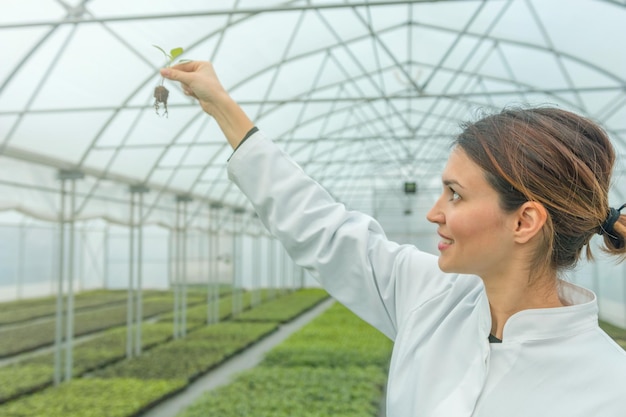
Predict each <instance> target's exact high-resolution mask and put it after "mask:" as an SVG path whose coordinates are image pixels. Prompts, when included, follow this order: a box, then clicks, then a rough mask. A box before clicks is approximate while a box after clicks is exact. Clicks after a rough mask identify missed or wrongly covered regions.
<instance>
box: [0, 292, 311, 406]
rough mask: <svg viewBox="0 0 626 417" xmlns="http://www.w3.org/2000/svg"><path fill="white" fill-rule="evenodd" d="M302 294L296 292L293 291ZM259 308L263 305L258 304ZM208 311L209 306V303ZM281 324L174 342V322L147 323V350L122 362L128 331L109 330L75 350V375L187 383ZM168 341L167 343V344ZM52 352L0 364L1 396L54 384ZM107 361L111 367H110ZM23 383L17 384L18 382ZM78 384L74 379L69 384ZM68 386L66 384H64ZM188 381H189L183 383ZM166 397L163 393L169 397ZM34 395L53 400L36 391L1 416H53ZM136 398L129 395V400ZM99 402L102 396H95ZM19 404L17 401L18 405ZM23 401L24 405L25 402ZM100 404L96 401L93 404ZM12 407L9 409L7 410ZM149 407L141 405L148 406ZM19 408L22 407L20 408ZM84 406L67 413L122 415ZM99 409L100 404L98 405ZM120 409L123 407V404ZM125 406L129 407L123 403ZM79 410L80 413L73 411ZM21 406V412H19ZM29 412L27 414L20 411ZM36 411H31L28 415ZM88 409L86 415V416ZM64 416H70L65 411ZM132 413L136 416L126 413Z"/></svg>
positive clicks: (201, 332)
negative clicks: (42, 409) (95, 411)
mask: <svg viewBox="0 0 626 417" xmlns="http://www.w3.org/2000/svg"><path fill="white" fill-rule="evenodd" d="M294 294H297V293H294ZM228 298H229V297H225V298H224V299H221V300H220V301H221V302H220V306H225V307H221V308H224V310H228V308H227V307H229V308H230V307H231V306H230V302H229V301H228ZM284 298H285V299H286V303H290V300H288V299H287V298H288V297H284ZM268 302H270V303H281V302H282V298H280V299H274V300H271V301H268ZM257 308H258V307H257ZM306 308H307V307H305V306H303V308H302V310H305V309H306ZM204 309H206V306H204ZM276 325H277V324H276V323H243V322H224V323H219V324H216V325H211V326H205V327H202V328H199V329H197V330H195V331H193V332H191V333H189V334H188V335H187V337H186V338H184V339H178V340H170V339H171V333H172V325H171V324H170V323H167V322H162V323H155V324H150V325H144V326H142V335H143V338H142V339H143V342H144V343H143V346H144V349H147V348H148V347H149V346H154V347H153V348H152V349H150V350H147V351H144V353H143V354H142V355H141V356H139V357H136V358H133V359H130V360H121V359H123V358H124V356H125V349H124V345H125V329H123V328H122V329H114V330H111V331H109V332H106V334H105V335H103V336H101V337H97V338H94V339H93V340H89V341H87V342H84V343H82V344H80V345H78V346H76V347H75V349H74V374H75V375H81V374H84V373H85V372H88V371H92V372H90V373H89V374H88V375H89V379H90V380H91V379H92V378H93V379H108V380H110V381H117V380H124V381H126V380H133V379H144V380H150V381H152V380H174V381H179V380H184V381H187V383H188V382H189V381H191V380H193V379H194V378H196V377H198V376H199V375H201V374H203V373H205V372H207V371H208V370H210V369H211V368H213V367H214V366H216V365H217V364H219V363H221V362H222V361H224V360H225V359H226V358H228V357H230V356H232V355H234V354H235V353H237V352H239V351H241V350H242V349H245V348H246V347H247V346H249V345H250V344H251V343H253V342H255V341H256V340H258V339H259V338H261V337H263V336H264V335H265V334H268V333H269V332H272V331H273V330H274V329H275V328H276ZM164 341H167V342H165V343H164ZM52 360H53V359H52V355H51V354H50V355H42V356H39V357H37V358H33V359H31V360H28V361H23V362H21V363H20V364H17V365H13V366H9V367H5V368H0V398H4V399H5V400H6V399H8V398H14V397H16V396H18V395H19V394H20V393H21V394H23V393H28V392H34V391H37V390H40V389H41V388H42V387H45V386H48V385H50V384H51V379H52V372H53V370H52V365H51V364H52ZM105 365H108V366H106V367H105ZM18 380H19V381H20V382H19V383H16V382H15V381H18ZM72 384H74V382H71V383H70V384H69V385H72ZM66 385H68V384H64V385H63V387H65V386H66ZM183 385H184V384H183ZM173 387H174V388H172V391H171V392H169V393H166V394H164V395H165V396H167V395H170V394H173V393H174V392H175V391H177V390H178V389H179V388H180V384H179V383H176V384H174V385H173ZM83 388H84V387H83V386H82V385H78V386H77V388H76V395H82V394H81V393H82V389H83ZM58 389H59V388H58V387H57V388H49V389H47V390H44V391H43V392H50V391H55V390H58ZM164 395H162V397H163V396H164ZM30 398H39V399H40V400H37V401H44V402H48V401H50V402H53V403H54V401H55V400H54V399H53V398H52V397H50V396H48V395H43V394H33V395H29V396H26V397H22V398H20V399H17V400H14V401H11V402H9V403H7V404H5V405H4V406H0V415H5V414H3V413H5V411H6V412H9V411H8V410H10V412H12V413H16V414H8V415H15V416H21V415H29V416H30V415H33V416H38V415H50V416H53V415H55V414H38V413H39V411H37V410H39V409H37V408H32V407H33V405H32V403H31V400H30ZM130 400H131V398H128V399H126V401H130ZM90 401H91V400H89V401H87V399H86V401H85V403H84V404H83V406H84V407H85V409H89V408H90V407H92V406H94V405H91V404H92V403H91V402H90ZM94 401H96V403H97V399H95V400H94ZM120 401H121V402H123V401H124V400H115V401H111V407H113V406H115V407H117V405H115V404H120ZM15 404H17V405H15ZM20 404H22V405H20ZM94 404H95V403H94ZM9 406H11V407H10V408H8V407H9ZM145 406H146V405H145V404H144V405H142V406H141V407H138V408H136V410H139V409H143V408H144V407H145ZM16 407H17V408H16ZM55 407H56V404H51V409H55ZM81 407H82V406H78V405H77V406H76V407H71V408H70V409H68V411H67V415H68V416H73V415H81V416H82V415H86V416H89V415H99V416H108V415H117V414H114V413H112V412H111V414H107V413H109V412H110V410H109V409H108V408H107V407H104V408H103V409H102V410H103V411H100V414H90V413H91V411H90V412H89V413H88V412H86V411H85V409H82V408H81ZM99 407H100V406H99ZM120 407H121V406H120ZM122 408H124V407H122ZM74 409H75V412H76V414H72V413H73V411H72V410H74ZM20 410H21V411H20ZM19 413H24V414H19ZM28 413H32V414H28ZM81 413H83V414H81ZM64 415H65V414H64ZM124 415H127V416H130V415H133V414H124Z"/></svg>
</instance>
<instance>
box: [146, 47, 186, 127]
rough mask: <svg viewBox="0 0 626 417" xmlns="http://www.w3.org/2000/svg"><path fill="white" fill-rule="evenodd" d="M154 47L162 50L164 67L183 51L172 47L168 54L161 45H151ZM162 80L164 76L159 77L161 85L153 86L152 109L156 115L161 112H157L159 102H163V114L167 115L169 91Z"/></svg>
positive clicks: (170, 63)
mask: <svg viewBox="0 0 626 417" xmlns="http://www.w3.org/2000/svg"><path fill="white" fill-rule="evenodd" d="M152 46H154V47H155V48H157V49H158V50H159V51H161V52H163V55H165V59H166V62H165V68H167V67H169V66H170V65H172V62H174V60H175V59H176V57H178V56H179V55H180V54H182V53H183V48H174V49H172V50H171V51H170V53H169V54H168V53H167V52H165V51H164V50H163V49H162V48H161V47H159V46H156V45H152ZM163 81H164V78H163V77H161V85H158V86H156V87H154V94H153V96H154V110H155V111H156V114H157V115H158V116H161V114H159V109H160V108H161V106H160V105H161V104H163V116H165V117H168V113H167V97H168V96H169V95H170V92H169V90H168V89H167V88H165V86H163Z"/></svg>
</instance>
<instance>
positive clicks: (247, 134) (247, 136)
mask: <svg viewBox="0 0 626 417" xmlns="http://www.w3.org/2000/svg"><path fill="white" fill-rule="evenodd" d="M258 131H259V128H258V127H256V126H254V127H253V128H252V129H250V130H248V133H246V135H245V136H244V137H243V139H241V142H239V145H237V147H236V148H235V150H234V151H233V153H232V154H231V155H230V158H232V157H233V155H234V154H235V152H237V149H239V147H240V146H241V145H243V143H244V142H245V141H247V140H248V138H249V137H250V136H252V135H254V134H255V133H256V132H258ZM230 158H228V160H229V161H230Z"/></svg>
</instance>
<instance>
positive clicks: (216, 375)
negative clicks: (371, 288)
mask: <svg viewBox="0 0 626 417" xmlns="http://www.w3.org/2000/svg"><path fill="white" fill-rule="evenodd" d="M334 302H335V301H334V300H333V299H328V300H326V301H324V302H322V303H321V304H319V305H317V306H316V307H315V308H313V309H311V310H309V311H308V312H306V313H304V314H303V315H301V316H300V317H298V318H296V319H295V320H293V321H291V322H289V323H287V324H284V325H282V326H280V327H279V328H278V330H277V331H276V332H274V333H272V334H271V335H269V336H268V337H265V338H264V339H262V340H261V341H259V342H258V343H256V344H254V345H253V346H251V347H250V348H248V349H246V350H245V351H243V352H242V353H240V354H238V355H236V356H234V357H233V358H231V359H229V360H228V361H226V362H224V363H223V364H222V365H220V366H219V367H217V368H215V369H214V370H212V371H211V372H209V373H208V374H206V375H205V376H203V377H201V378H199V379H197V380H196V381H194V382H193V383H192V384H191V385H189V386H188V387H187V389H185V390H184V391H183V392H181V393H180V394H178V395H176V396H174V397H172V398H170V399H168V400H166V401H164V402H162V403H161V404H159V405H157V406H156V407H154V408H152V409H150V410H148V411H146V412H145V413H143V414H142V415H141V417H175V416H176V415H177V414H178V413H179V412H181V411H182V410H183V409H185V408H187V406H189V405H190V404H191V403H192V402H194V401H195V400H196V398H198V397H199V396H200V395H202V394H203V393H205V392H206V391H209V390H212V389H215V388H217V387H220V386H222V385H226V384H228V383H229V382H230V381H232V380H233V378H234V376H235V375H236V374H238V373H240V372H243V371H245V370H248V369H250V368H254V367H255V366H257V365H258V364H259V363H260V362H261V361H262V360H263V358H264V357H265V354H266V353H267V352H268V351H269V350H270V349H272V348H273V347H274V346H276V345H278V344H279V343H281V342H282V341H283V340H285V339H286V338H287V337H289V336H290V335H291V334H292V333H294V332H295V331H297V330H299V329H300V328H301V327H302V326H304V325H305V324H307V323H308V322H310V321H311V320H313V319H314V318H315V317H317V316H318V315H320V314H321V313H322V312H324V311H325V310H326V309H327V308H328V307H330V306H331V305H332V304H333V303H334Z"/></svg>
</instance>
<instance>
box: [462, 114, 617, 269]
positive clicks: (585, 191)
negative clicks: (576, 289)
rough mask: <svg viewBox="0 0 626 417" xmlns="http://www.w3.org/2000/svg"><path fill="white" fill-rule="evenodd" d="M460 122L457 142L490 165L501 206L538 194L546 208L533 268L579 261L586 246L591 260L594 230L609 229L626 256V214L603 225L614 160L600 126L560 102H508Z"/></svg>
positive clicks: (607, 244) (610, 248)
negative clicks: (524, 105) (517, 105)
mask: <svg viewBox="0 0 626 417" xmlns="http://www.w3.org/2000/svg"><path fill="white" fill-rule="evenodd" d="M462 127H463V132H462V133H461V134H460V135H459V136H458V137H457V138H456V140H455V142H454V144H455V145H457V146H459V147H460V148H461V149H462V150H463V151H464V152H465V153H466V154H467V155H468V156H469V157H470V158H471V159H472V160H473V161H474V162H475V163H476V164H478V165H479V166H480V167H481V168H482V169H483V170H484V171H485V173H486V178H487V181H488V182H489V183H490V184H491V185H492V186H493V187H494V188H495V190H496V191H497V192H498V194H499V196H500V205H501V207H502V209H503V210H505V211H507V212H511V211H514V210H516V209H517V208H519V207H520V206H521V205H522V204H523V203H525V202H526V201H536V202H539V203H541V204H542V205H543V206H544V207H545V208H546V210H547V212H548V219H547V221H546V224H545V225H544V228H543V233H542V242H541V244H540V245H539V246H538V248H537V251H536V253H535V257H534V259H533V263H532V265H531V275H534V274H536V273H539V272H540V271H545V270H548V269H549V270H554V271H557V270H561V269H565V268H571V267H573V266H575V265H576V263H577V261H578V260H579V259H580V256H581V252H582V249H583V247H584V246H585V245H587V250H586V255H587V257H588V258H589V259H593V257H592V254H591V249H590V247H589V246H588V244H589V241H590V239H591V238H592V236H593V235H594V234H595V233H602V234H604V247H603V249H604V250H605V251H607V252H608V253H610V254H615V255H619V256H620V259H621V260H623V259H624V258H625V257H626V244H625V238H626V216H625V215H621V216H620V217H619V219H618V220H617V223H616V224H615V225H614V227H613V230H612V231H611V232H612V233H607V232H605V231H603V230H602V229H601V225H602V224H603V223H604V222H605V220H606V219H607V216H608V214H609V211H610V206H609V203H608V191H609V186H610V181H611V173H612V170H613V164H614V162H615V151H614V149H613V146H612V145H611V142H610V140H609V138H608V136H607V134H606V133H605V132H604V130H603V129H602V128H601V127H599V126H598V125H597V124H595V123H594V122H592V121H591V120H589V119H587V118H584V117H581V116H579V115H576V114H574V113H571V112H568V111H565V110H561V109H556V108H531V109H504V110H503V111H501V112H500V113H497V114H493V115H489V116H486V117H484V118H482V119H480V120H478V121H476V122H473V123H466V124H464V125H463V126H462ZM607 235H609V236H607Z"/></svg>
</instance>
